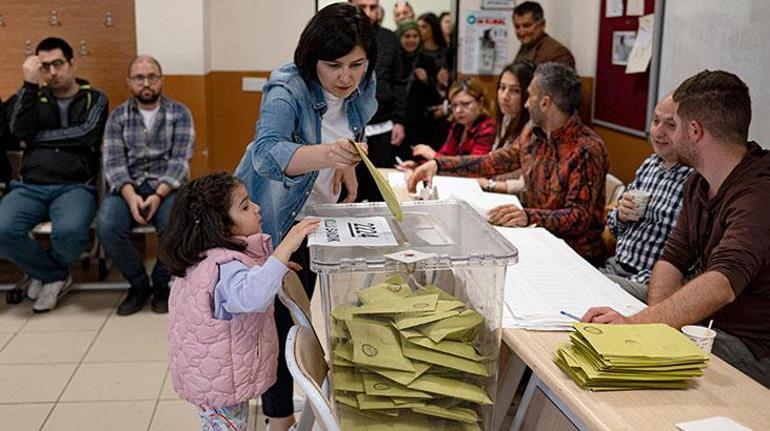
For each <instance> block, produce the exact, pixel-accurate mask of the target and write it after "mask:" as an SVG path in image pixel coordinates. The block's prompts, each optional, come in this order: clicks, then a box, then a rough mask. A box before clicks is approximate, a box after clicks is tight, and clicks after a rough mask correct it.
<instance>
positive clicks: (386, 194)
mask: <svg viewBox="0 0 770 431" xmlns="http://www.w3.org/2000/svg"><path fill="white" fill-rule="evenodd" d="M355 147H356V150H358V155H359V156H361V160H363V161H364V164H365V165H366V168H367V169H369V173H370V174H372V178H374V182H375V183H377V189H379V190H380V194H381V195H382V197H383V198H384V199H385V203H386V204H387V205H388V209H389V210H390V212H391V213H393V216H394V217H396V220H397V221H398V222H399V223H401V221H402V220H403V219H404V216H403V214H402V213H401V204H400V203H399V202H398V197H396V193H395V192H394V191H393V189H392V188H391V187H390V183H388V180H387V179H385V177H383V176H382V174H381V173H380V171H378V170H377V168H376V167H375V166H374V164H373V163H372V161H371V160H369V158H368V157H366V153H365V152H364V151H363V150H362V149H361V146H359V145H356V146H355Z"/></svg>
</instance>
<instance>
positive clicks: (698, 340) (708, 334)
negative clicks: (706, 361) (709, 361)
mask: <svg viewBox="0 0 770 431" xmlns="http://www.w3.org/2000/svg"><path fill="white" fill-rule="evenodd" d="M682 332H683V333H684V335H686V336H687V338H689V339H691V340H692V341H693V343H695V344H696V345H697V346H698V347H700V349H701V350H703V351H704V352H706V353H711V347H712V346H713V345H714V338H715V337H716V336H717V333H716V331H714V330H713V329H709V328H707V327H705V326H696V325H687V326H683V327H682Z"/></svg>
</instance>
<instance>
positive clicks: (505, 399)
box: [492, 352, 527, 430]
mask: <svg viewBox="0 0 770 431" xmlns="http://www.w3.org/2000/svg"><path fill="white" fill-rule="evenodd" d="M526 369H527V365H526V364H525V363H524V361H522V360H521V359H519V357H518V356H517V355H516V353H514V352H511V354H510V356H509V357H508V365H507V366H506V367H505V374H504V375H503V376H502V378H501V379H500V385H499V386H498V387H499V389H498V391H497V398H496V399H495V404H496V409H495V417H494V426H493V428H492V429H494V430H499V429H500V427H501V426H502V424H503V420H504V419H505V415H506V414H507V413H508V408H509V407H510V406H511V402H513V397H514V396H515V395H516V389H518V387H519V384H520V383H521V378H522V376H523V375H524V371H526Z"/></svg>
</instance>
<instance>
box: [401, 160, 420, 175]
mask: <svg viewBox="0 0 770 431" xmlns="http://www.w3.org/2000/svg"><path fill="white" fill-rule="evenodd" d="M416 167H417V162H415V161H414V160H406V161H403V162H401V163H399V164H398V165H396V169H398V170H399V171H401V172H410V171H412V170H413V169H414V168H416Z"/></svg>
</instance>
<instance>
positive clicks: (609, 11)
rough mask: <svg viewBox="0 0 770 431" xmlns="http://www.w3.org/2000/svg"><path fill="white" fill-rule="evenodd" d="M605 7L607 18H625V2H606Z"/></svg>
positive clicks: (620, 0) (619, 0) (610, 0)
mask: <svg viewBox="0 0 770 431" xmlns="http://www.w3.org/2000/svg"><path fill="white" fill-rule="evenodd" d="M605 6H606V7H605V8H604V17H605V18H617V17H619V16H623V0H606V4H605Z"/></svg>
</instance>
